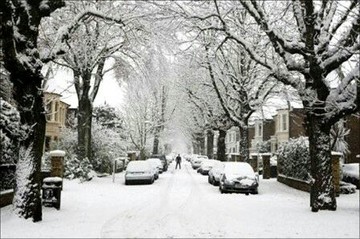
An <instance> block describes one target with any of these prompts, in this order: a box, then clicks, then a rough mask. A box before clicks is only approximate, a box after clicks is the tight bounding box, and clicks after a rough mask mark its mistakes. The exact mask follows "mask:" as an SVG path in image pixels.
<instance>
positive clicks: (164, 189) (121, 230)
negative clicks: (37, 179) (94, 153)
mask: <svg viewBox="0 0 360 239" xmlns="http://www.w3.org/2000/svg"><path fill="white" fill-rule="evenodd" d="M10 209H11V207H9V206H8V207H5V208H2V210H1V238H8V237H15V238H19V237H26V238H29V237H36V238H41V237H43V238H50V237H56V238H64V237H71V238H75V237H81V238H85V237H87V238H89V237H91V238H99V237H103V238H135V237H137V238H154V237H156V238H173V237H177V238H224V237H231V238H245V237H246V238H249V237H255V238H260V237H266V238H281V237H282V238H285V237H286V238H290V237H298V238H305V237H311V238H316V237H317V238H358V237H359V191H358V190H357V192H356V194H351V195H341V196H340V197H339V198H338V209H337V211H335V212H329V211H320V212H318V213H312V212H311V211H310V207H309V194H308V193H306V192H301V191H298V190H295V189H292V188H290V187H288V186H286V185H283V184H281V183H278V182H277V181H276V180H275V179H270V180H262V179H261V181H260V187H259V194H258V195H249V196H246V195H245V194H220V192H219V190H218V187H214V186H212V185H210V184H208V183H207V177H206V176H202V175H200V174H198V173H196V171H195V170H193V169H192V168H191V166H190V164H189V163H187V162H185V163H183V168H182V169H181V170H174V165H173V164H172V165H170V167H169V170H168V171H167V172H165V173H163V174H161V175H160V178H159V179H158V180H157V181H155V183H154V184H152V185H130V186H125V185H124V175H123V173H119V174H117V175H116V180H115V183H113V182H112V177H111V176H109V177H105V178H95V179H93V180H92V181H90V182H86V183H83V184H79V183H77V182H76V181H74V180H73V181H69V180H66V181H65V182H64V190H63V192H62V205H61V210H60V211H57V210H56V209H53V208H44V211H43V221H42V222H40V223H36V224H34V223H32V222H31V221H24V220H21V219H18V218H16V217H15V216H14V215H13V214H12V213H11V210H10Z"/></svg>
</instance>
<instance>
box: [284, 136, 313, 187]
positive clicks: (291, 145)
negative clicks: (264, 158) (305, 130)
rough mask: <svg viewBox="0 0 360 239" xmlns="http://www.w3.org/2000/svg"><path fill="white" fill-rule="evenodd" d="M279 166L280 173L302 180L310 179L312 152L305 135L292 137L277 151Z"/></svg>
mask: <svg viewBox="0 0 360 239" xmlns="http://www.w3.org/2000/svg"><path fill="white" fill-rule="evenodd" d="M277 166H278V171H279V173H280V174H283V175H285V176H288V177H293V178H297V179H300V180H304V181H306V180H308V175H309V173H310V153H309V147H308V140H307V138H305V137H299V138H296V139H290V140H289V142H287V143H284V144H282V145H281V146H280V147H279V149H278V151H277Z"/></svg>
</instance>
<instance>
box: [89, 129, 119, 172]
mask: <svg viewBox="0 0 360 239" xmlns="http://www.w3.org/2000/svg"><path fill="white" fill-rule="evenodd" d="M91 148H92V154H93V159H92V165H93V167H94V170H95V171H96V172H99V173H111V172H112V165H113V160H114V159H115V158H117V157H120V156H124V155H126V145H125V141H124V140H123V139H122V137H121V133H120V132H119V130H118V129H116V128H109V127H105V126H102V125H100V124H97V123H94V124H93V130H92V147H91Z"/></svg>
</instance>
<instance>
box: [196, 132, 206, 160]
mask: <svg viewBox="0 0 360 239" xmlns="http://www.w3.org/2000/svg"><path fill="white" fill-rule="evenodd" d="M198 142H199V147H200V154H201V155H205V137H204V135H203V134H201V135H200V136H199V138H198Z"/></svg>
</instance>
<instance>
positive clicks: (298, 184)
mask: <svg viewBox="0 0 360 239" xmlns="http://www.w3.org/2000/svg"><path fill="white" fill-rule="evenodd" d="M277 181H278V182H280V183H283V184H286V185H288V186H290V187H292V188H296V189H298V190H301V191H305V192H310V188H311V186H310V184H309V183H307V182H305V181H302V180H299V179H297V178H292V177H287V176H285V175H283V174H278V175H277Z"/></svg>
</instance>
